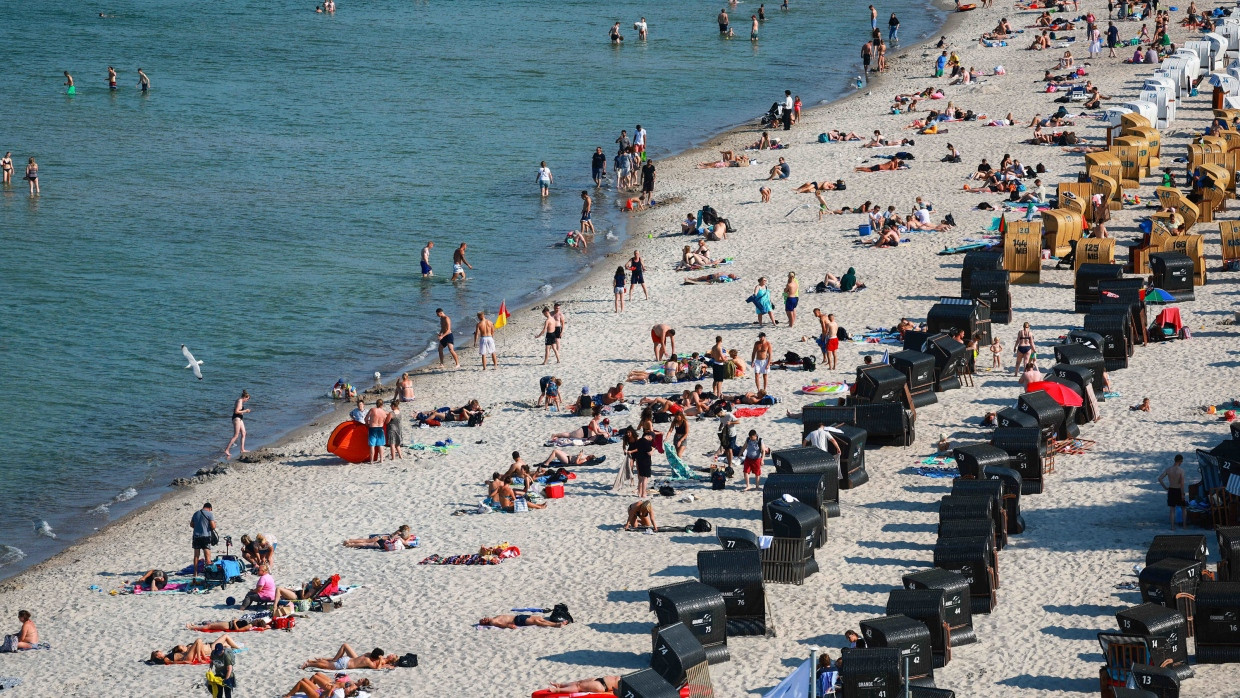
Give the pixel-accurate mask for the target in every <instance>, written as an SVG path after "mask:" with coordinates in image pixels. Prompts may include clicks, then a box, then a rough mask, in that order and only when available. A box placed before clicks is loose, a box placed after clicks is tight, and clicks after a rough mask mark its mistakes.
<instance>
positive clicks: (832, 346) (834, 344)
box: [823, 313, 840, 371]
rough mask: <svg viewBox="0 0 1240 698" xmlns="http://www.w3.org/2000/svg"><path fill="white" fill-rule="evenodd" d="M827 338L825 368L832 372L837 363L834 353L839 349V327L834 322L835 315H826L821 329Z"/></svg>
mask: <svg viewBox="0 0 1240 698" xmlns="http://www.w3.org/2000/svg"><path fill="white" fill-rule="evenodd" d="M823 332H824V334H826V337H827V354H826V360H827V368H828V369H829V370H832V371H834V370H835V366H836V363H837V362H838V361H839V359H838V357H837V356H836V354H835V352H836V351H837V350H838V349H839V348H840V336H839V335H840V325H839V323H837V322H836V321H835V313H827V320H826V326H825V327H824V328H823Z"/></svg>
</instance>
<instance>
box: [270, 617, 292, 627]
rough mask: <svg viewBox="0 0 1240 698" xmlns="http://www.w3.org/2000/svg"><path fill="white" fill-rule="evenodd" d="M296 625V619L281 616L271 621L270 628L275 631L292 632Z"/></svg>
mask: <svg viewBox="0 0 1240 698" xmlns="http://www.w3.org/2000/svg"><path fill="white" fill-rule="evenodd" d="M296 625H297V618H296V617H294V616H283V617H280V618H275V619H272V621H271V627H272V628H275V629H276V630H292V629H293V628H294V627H295V626H296Z"/></svg>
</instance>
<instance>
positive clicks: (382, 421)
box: [366, 399, 390, 463]
mask: <svg viewBox="0 0 1240 698" xmlns="http://www.w3.org/2000/svg"><path fill="white" fill-rule="evenodd" d="M389 416H390V415H388V411H387V410H385V409H383V400H382V399H379V400H375V406H374V407H372V408H370V411H369V412H367V413H366V429H367V430H369V438H368V439H367V443H369V444H370V459H369V460H367V461H366V462H367V463H382V462H383V447H384V446H386V445H387V431H386V430H385V429H384V427H386V426H387V423H388V418H389Z"/></svg>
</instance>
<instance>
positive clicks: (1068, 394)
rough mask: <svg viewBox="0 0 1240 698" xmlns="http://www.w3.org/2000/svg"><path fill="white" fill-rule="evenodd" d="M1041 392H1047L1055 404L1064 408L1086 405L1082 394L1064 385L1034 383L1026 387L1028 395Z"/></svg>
mask: <svg viewBox="0 0 1240 698" xmlns="http://www.w3.org/2000/svg"><path fill="white" fill-rule="evenodd" d="M1039 390H1044V391H1046V394H1047V395H1050V396H1051V397H1052V398H1053V399H1054V400H1055V402H1058V403H1059V404H1060V405H1063V406H1064V407H1081V406H1082V405H1084V404H1085V403H1084V402H1083V401H1082V400H1081V395H1080V393H1078V392H1076V391H1075V390H1073V389H1072V388H1069V387H1068V386H1066V385H1064V384H1063V383H1055V382H1052V381H1034V382H1032V383H1030V384H1029V385H1027V386H1025V392H1027V393H1032V392H1036V391H1039Z"/></svg>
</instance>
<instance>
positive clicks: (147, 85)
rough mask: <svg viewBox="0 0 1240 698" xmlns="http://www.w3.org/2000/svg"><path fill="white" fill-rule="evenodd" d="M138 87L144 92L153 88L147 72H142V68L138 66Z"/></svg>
mask: <svg viewBox="0 0 1240 698" xmlns="http://www.w3.org/2000/svg"><path fill="white" fill-rule="evenodd" d="M138 87H139V88H141V90H142V91H143V92H146V91H147V90H149V89H151V79H150V78H148V77H147V76H146V73H144V72H142V69H141V68H138Z"/></svg>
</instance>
